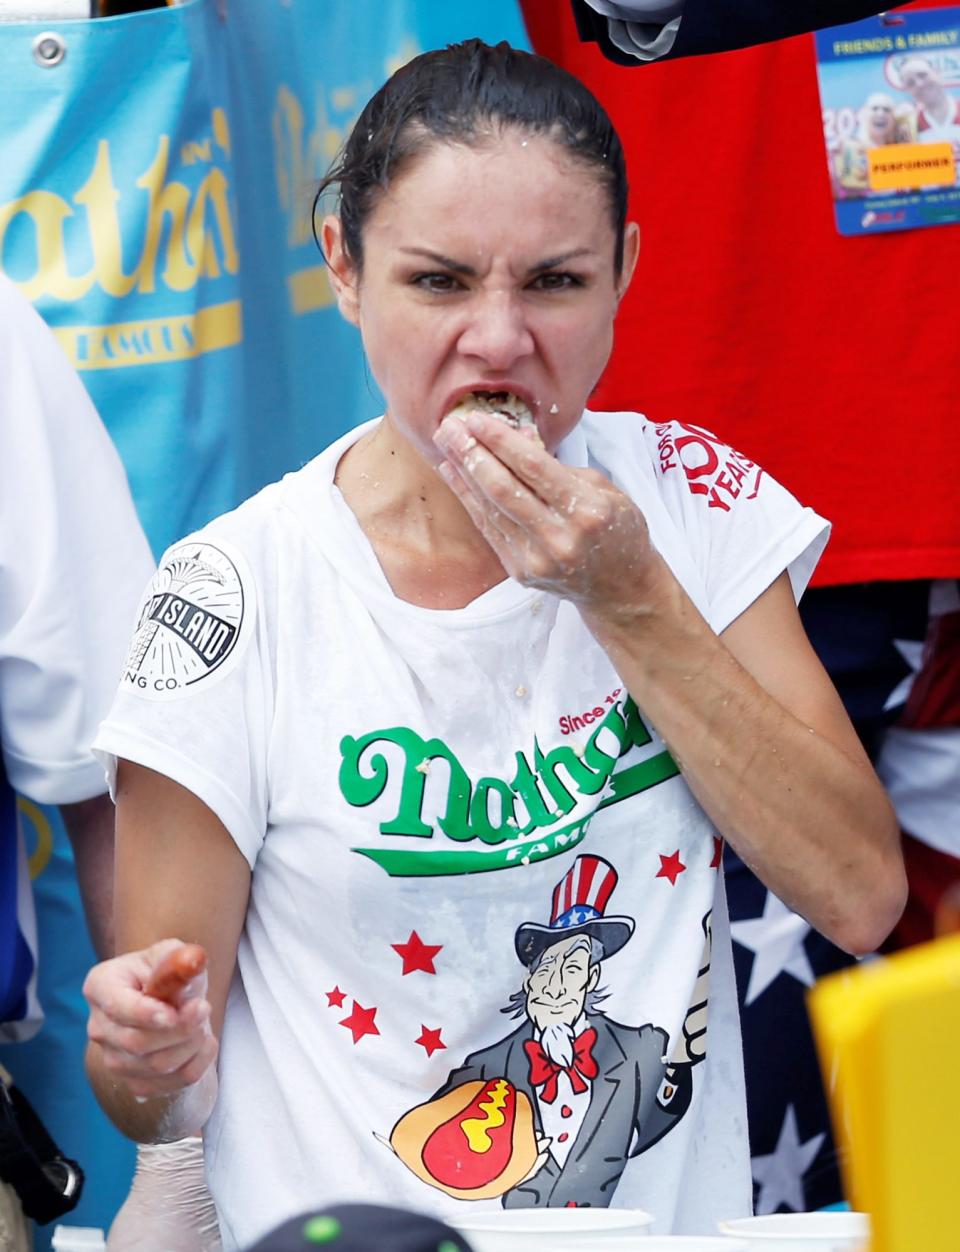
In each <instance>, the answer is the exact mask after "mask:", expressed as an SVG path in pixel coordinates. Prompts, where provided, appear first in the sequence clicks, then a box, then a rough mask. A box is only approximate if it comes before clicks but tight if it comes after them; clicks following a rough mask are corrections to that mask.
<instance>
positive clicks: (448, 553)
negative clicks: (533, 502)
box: [334, 418, 506, 608]
mask: <svg viewBox="0 0 960 1252" xmlns="http://www.w3.org/2000/svg"><path fill="white" fill-rule="evenodd" d="M334 481H335V482H336V484H337V486H338V487H339V489H340V492H341V494H342V495H343V498H344V499H345V500H346V502H347V504H348V505H349V506H350V509H351V511H352V512H353V514H354V515H355V517H356V519H357V521H358V523H359V524H360V528H361V529H362V530H363V532H364V534H365V535H366V537H367V539H368V540H369V542H370V544H371V546H372V548H373V550H374V552H375V553H376V556H377V559H378V561H379V562H380V565H381V568H382V569H383V572H384V574H385V576H386V578H387V581H388V582H389V583H390V586H391V587H392V589H393V591H394V593H395V594H396V595H397V596H399V597H400V598H401V599H403V600H409V601H410V602H411V603H413V604H419V605H421V607H424V608H463V607H464V606H465V605H467V604H469V603H470V602H471V601H472V600H475V599H476V598H477V596H479V595H482V594H483V593H484V591H488V590H489V589H490V587H493V586H495V585H496V584H497V583H498V582H502V580H503V579H504V577H505V576H506V575H505V571H504V569H503V566H502V565H501V564H500V561H499V560H498V558H497V557H496V555H495V553H494V552H493V550H492V549H491V548H490V546H489V545H488V544H487V542H486V540H485V539H484V538H483V536H482V535H481V534H480V532H479V531H478V530H477V528H476V526H474V524H473V522H472V521H471V520H470V516H469V514H468V513H467V512H466V510H465V509H464V507H463V505H462V504H461V503H460V501H459V500H458V499H457V497H456V496H455V495H454V494H453V492H452V491H451V490H450V488H449V487H448V486H447V485H446V483H445V482H444V481H443V479H442V478H441V477H440V476H439V474H438V473H437V472H436V469H435V468H434V467H433V466H432V465H430V464H429V463H428V462H427V461H426V460H424V458H423V457H422V456H421V455H420V454H419V453H418V452H417V450H416V449H415V448H414V447H413V445H412V444H411V443H410V442H409V441H408V440H407V439H405V438H404V437H403V436H402V435H400V434H398V433H397V431H396V430H395V429H394V428H393V426H392V425H391V423H390V420H389V418H384V420H383V421H381V422H380V423H379V425H378V426H376V427H375V428H374V430H372V431H371V432H370V433H369V434H367V435H364V436H363V437H362V438H361V439H358V440H357V442H356V443H355V444H352V445H351V446H350V447H349V448H348V449H347V451H346V452H345V453H344V455H343V456H342V457H341V459H340V463H339V465H338V466H337V470H336V475H335V478H334Z"/></svg>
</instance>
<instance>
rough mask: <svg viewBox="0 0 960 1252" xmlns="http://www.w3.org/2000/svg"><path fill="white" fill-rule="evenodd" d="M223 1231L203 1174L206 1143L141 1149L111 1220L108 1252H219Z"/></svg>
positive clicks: (196, 1141)
mask: <svg viewBox="0 0 960 1252" xmlns="http://www.w3.org/2000/svg"><path fill="white" fill-rule="evenodd" d="M222 1247H223V1245H222V1244H221V1242H220V1227H219V1224H218V1222H217V1211H216V1208H215V1207H214V1203H213V1198H212V1197H211V1195H210V1192H209V1191H208V1190H207V1184H206V1180H205V1178H204V1173H203V1140H202V1139H201V1138H200V1137H199V1136H194V1137H192V1138H189V1139H179V1140H177V1142H175V1143H147V1144H139V1145H138V1146H137V1170H136V1173H135V1174H134V1176H133V1184H132V1186H131V1187H130V1191H129V1193H128V1195H127V1198H126V1200H125V1201H124V1203H123V1205H122V1206H121V1208H120V1211H119V1212H118V1213H117V1215H116V1217H115V1218H114V1219H113V1225H112V1226H111V1227H110V1233H109V1235H108V1236H107V1252H144V1250H145V1249H149V1248H175V1249H176V1252H221V1249H222Z"/></svg>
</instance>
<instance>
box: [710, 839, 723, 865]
mask: <svg viewBox="0 0 960 1252" xmlns="http://www.w3.org/2000/svg"><path fill="white" fill-rule="evenodd" d="M722 860H723V840H722V839H721V838H720V836H719V835H714V836H713V860H712V861H711V862H710V868H711V869H719V868H720V862H721V861H722Z"/></svg>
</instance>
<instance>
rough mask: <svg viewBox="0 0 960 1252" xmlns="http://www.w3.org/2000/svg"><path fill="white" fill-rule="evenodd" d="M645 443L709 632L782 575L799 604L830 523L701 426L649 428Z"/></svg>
mask: <svg viewBox="0 0 960 1252" xmlns="http://www.w3.org/2000/svg"><path fill="white" fill-rule="evenodd" d="M644 437H645V439H646V441H647V445H648V446H647V451H648V454H649V455H650V459H651V461H652V463H653V465H654V467H655V474H656V476H657V478H658V484H659V491H660V495H661V498H662V500H663V502H664V504H665V506H666V508H667V511H668V512H669V513H670V514H671V516H672V518H673V521H674V523H675V525H676V526H677V527H678V529H679V530H680V531H681V533H682V535H683V537H684V539H685V542H686V546H687V549H688V551H689V553H690V555H691V557H692V559H693V561H694V563H695V564H696V566H697V567H698V570H699V573H700V576H701V579H702V582H703V585H704V586H705V588H706V595H707V606H708V607H707V616H708V620H709V622H710V625H711V626H712V627H713V629H714V630H715V631H716V632H717V633H718V634H719V633H720V632H721V631H723V630H725V629H726V627H727V626H729V625H730V623H731V622H733V621H734V620H735V619H736V618H737V617H739V616H740V614H741V613H742V612H743V611H744V610H745V609H746V608H748V607H749V606H750V605H751V604H752V603H753V602H754V600H756V599H757V597H758V596H759V595H761V594H762V593H763V592H764V591H765V590H766V589H767V588H768V587H769V586H770V585H771V584H772V583H773V582H775V581H776V579H777V578H778V577H779V576H780V575H781V574H782V573H783V572H784V571H785V570H786V571H787V572H788V573H789V575H790V582H791V585H792V587H793V594H794V597H795V598H796V600H797V601H799V599H800V597H801V595H802V594H803V592H804V590H805V589H806V586H807V584H808V582H809V581H810V577H811V575H812V574H813V571H814V569H815V568H816V564H817V561H818V560H819V559H820V556H821V554H822V552H823V549H824V547H825V546H826V543H827V539H828V537H829V534H830V526H829V523H828V522H826V521H825V520H824V519H823V518H822V517H820V516H819V515H818V514H817V513H815V512H814V511H813V509H810V508H805V507H804V506H803V505H801V504H800V503H799V501H797V500H796V499H795V498H794V497H793V496H792V495H791V494H790V492H789V491H787V490H786V488H784V487H782V486H781V485H780V484H779V483H778V482H777V481H776V479H774V478H771V477H770V475H769V474H767V473H766V472H765V471H764V470H763V469H762V468H761V467H760V466H759V465H757V464H756V463H755V462H753V461H751V460H750V459H749V457H747V456H745V455H744V454H743V453H740V452H737V451H736V450H735V449H733V448H731V447H730V446H729V445H728V444H725V443H724V442H723V441H722V440H721V439H718V438H717V436H716V435H714V434H711V432H710V431H708V430H704V429H703V428H702V427H700V426H695V425H691V424H690V423H685V422H664V423H657V424H649V425H647V426H646V428H645V432H644Z"/></svg>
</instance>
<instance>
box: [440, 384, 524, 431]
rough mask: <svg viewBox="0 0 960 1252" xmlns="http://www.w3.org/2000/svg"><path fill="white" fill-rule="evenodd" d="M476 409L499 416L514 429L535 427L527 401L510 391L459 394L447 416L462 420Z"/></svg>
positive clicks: (476, 410)
mask: <svg viewBox="0 0 960 1252" xmlns="http://www.w3.org/2000/svg"><path fill="white" fill-rule="evenodd" d="M478 411H479V412H481V413H489V414H491V415H492V416H493V417H499V418H500V420H501V421H502V422H506V424H507V425H508V426H512V427H513V429H514V430H523V429H524V427H528V428H530V429H532V430H536V429H537V424H536V422H535V421H534V420H533V414H532V413H531V412H530V408H529V406H528V404H527V402H526V401H525V400H521V399H520V397H519V396H517V395H514V393H513V392H512V391H468V392H467V394H466V395H465V396H461V398H460V399H459V400H458V402H457V403H456V404H455V405H454V406H453V408H452V409H451V410H450V412H449V413H448V414H447V417H456V418H458V419H459V420H460V421H461V422H463V421H466V418H467V414H468V413H476V412H478Z"/></svg>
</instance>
